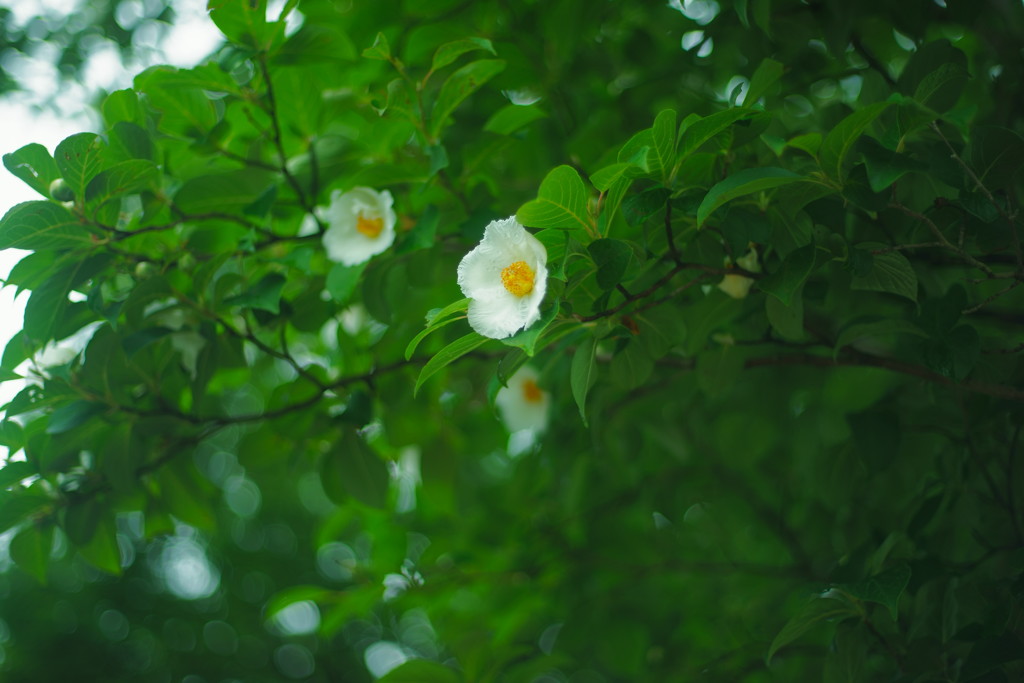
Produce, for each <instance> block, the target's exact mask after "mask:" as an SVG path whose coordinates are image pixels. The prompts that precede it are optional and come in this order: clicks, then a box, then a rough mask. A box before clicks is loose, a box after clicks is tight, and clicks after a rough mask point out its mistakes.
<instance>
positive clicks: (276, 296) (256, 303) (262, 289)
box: [224, 273, 286, 315]
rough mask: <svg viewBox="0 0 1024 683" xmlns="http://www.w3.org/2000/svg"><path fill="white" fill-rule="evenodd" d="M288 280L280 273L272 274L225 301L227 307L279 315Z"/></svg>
mask: <svg viewBox="0 0 1024 683" xmlns="http://www.w3.org/2000/svg"><path fill="white" fill-rule="evenodd" d="M285 282H286V279H285V276H284V275H281V274H280V273H270V274H269V275H266V276H264V277H263V279H261V280H260V281H259V282H257V283H256V284H255V285H253V286H252V287H251V288H250V289H248V290H246V291H244V292H242V293H241V294H239V295H238V296H233V297H231V298H229V299H225V300H224V305H225V306H240V307H242V308H255V309H259V310H261V311H268V312H270V313H273V314H274V315H277V314H278V313H280V312H281V290H283V289H284V285H285Z"/></svg>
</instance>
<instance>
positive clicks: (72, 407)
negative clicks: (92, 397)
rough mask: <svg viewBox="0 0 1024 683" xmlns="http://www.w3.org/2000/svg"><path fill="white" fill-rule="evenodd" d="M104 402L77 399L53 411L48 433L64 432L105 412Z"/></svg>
mask: <svg viewBox="0 0 1024 683" xmlns="http://www.w3.org/2000/svg"><path fill="white" fill-rule="evenodd" d="M103 409H104V408H103V404H101V403H96V402H94V401H75V402H74V403H69V404H67V405H66V406H62V407H60V408H58V409H57V410H55V411H53V414H52V415H51V416H50V422H49V424H48V425H47V426H46V433H47V434H63V433H64V432H66V431H69V430H72V429H74V428H75V427H77V426H79V425H80V424H82V423H83V422H85V421H86V420H88V419H89V418H91V417H92V416H93V415H98V414H99V413H102V412H103Z"/></svg>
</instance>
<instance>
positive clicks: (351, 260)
mask: <svg viewBox="0 0 1024 683" xmlns="http://www.w3.org/2000/svg"><path fill="white" fill-rule="evenodd" d="M393 203H394V199H393V198H392V197H391V193H390V192H388V191H387V190H384V191H383V192H378V191H376V190H374V189H371V188H369V187H353V188H352V189H351V190H349V191H348V192H342V191H340V190H335V191H334V192H332V193H331V203H330V205H329V206H327V207H326V208H324V207H317V209H316V215H317V217H318V218H319V219H320V220H321V221H323V222H324V223H326V224H327V230H326V231H325V232H324V236H323V244H324V249H326V250H327V258H329V259H330V260H332V261H336V262H338V263H342V264H344V265H346V266H355V265H358V264H360V263H363V262H365V261H369V260H370V258H371V257H373V256H376V255H377V254H379V253H381V252H382V251H384V250H385V249H387V248H388V247H390V246H391V243H392V242H394V241H395V222H396V220H397V218H396V216H395V210H394V209H393V208H392V204H393Z"/></svg>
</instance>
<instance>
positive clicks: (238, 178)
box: [174, 169, 273, 214]
mask: <svg viewBox="0 0 1024 683" xmlns="http://www.w3.org/2000/svg"><path fill="white" fill-rule="evenodd" d="M272 182H273V179H272V177H271V175H270V174H269V173H267V172H266V171H262V170H259V169H247V170H244V171H231V172H228V173H219V174H216V175H207V176H199V177H196V178H192V179H191V180H188V181H186V182H185V183H184V184H182V186H181V189H179V190H178V192H177V194H175V195H174V203H175V205H176V206H177V207H178V209H180V210H181V211H184V212H185V213H187V214H205V213H225V212H229V213H231V212H236V213H237V212H241V211H242V210H243V209H245V208H246V207H247V206H249V205H250V204H252V203H253V202H255V201H256V200H257V199H259V198H260V196H262V195H263V193H264V192H265V191H266V190H267V188H268V187H269V186H270V184H271V183H272Z"/></svg>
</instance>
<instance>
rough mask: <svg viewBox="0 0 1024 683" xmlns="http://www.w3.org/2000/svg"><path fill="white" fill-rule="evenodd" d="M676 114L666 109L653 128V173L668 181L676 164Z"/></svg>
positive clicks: (659, 115)
mask: <svg viewBox="0 0 1024 683" xmlns="http://www.w3.org/2000/svg"><path fill="white" fill-rule="evenodd" d="M676 128H677V126H676V112H675V110H674V109H664V110H662V111H661V112H659V113H658V116H657V117H656V118H655V119H654V125H653V126H652V127H651V142H653V143H654V145H653V147H652V148H651V157H650V158H651V172H652V173H654V174H656V175H658V174H660V175H661V177H662V179H663V180H667V179H668V175H669V173H670V171H671V170H672V166H673V165H674V164H675V162H676Z"/></svg>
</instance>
